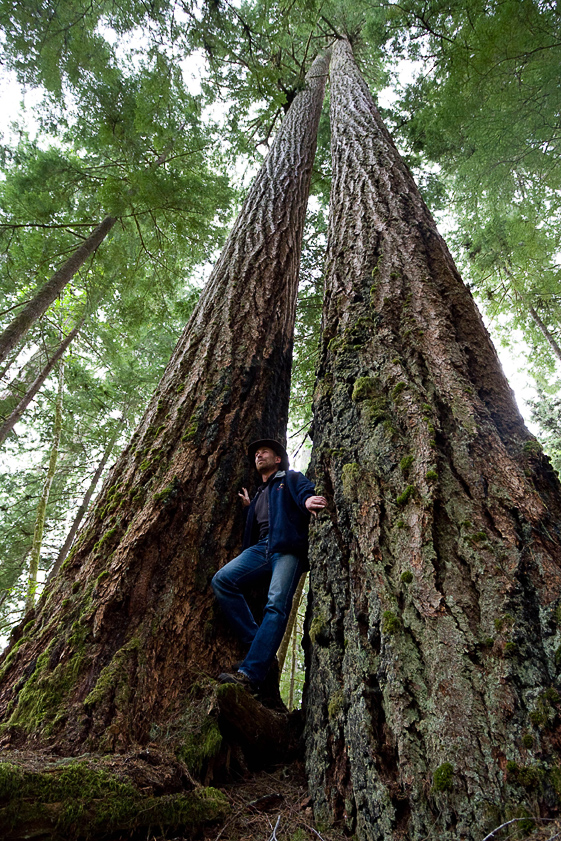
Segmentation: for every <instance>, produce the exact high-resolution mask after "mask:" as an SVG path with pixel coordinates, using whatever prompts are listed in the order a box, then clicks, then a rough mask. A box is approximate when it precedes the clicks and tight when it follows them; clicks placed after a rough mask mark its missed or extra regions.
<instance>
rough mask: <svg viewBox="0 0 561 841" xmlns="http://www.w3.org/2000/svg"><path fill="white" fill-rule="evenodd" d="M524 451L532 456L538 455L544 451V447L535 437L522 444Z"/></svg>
mask: <svg viewBox="0 0 561 841" xmlns="http://www.w3.org/2000/svg"><path fill="white" fill-rule="evenodd" d="M522 452H524V453H526V454H527V455H530V456H537V455H540V454H541V453H542V452H543V448H542V445H541V444H540V442H539V441H536V439H535V438H533V439H531V440H530V441H526V442H525V443H524V444H523V445H522Z"/></svg>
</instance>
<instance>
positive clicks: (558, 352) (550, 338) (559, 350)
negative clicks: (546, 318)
mask: <svg viewBox="0 0 561 841" xmlns="http://www.w3.org/2000/svg"><path fill="white" fill-rule="evenodd" d="M527 306H528V312H529V313H530V315H531V316H532V318H533V320H534V322H535V324H536V325H537V327H538V330H540V332H541V334H542V336H543V337H544V339H545V340H546V342H547V343H548V345H549V346H550V348H551V350H552V351H553V353H554V355H555V356H556V357H557V359H558V360H559V362H561V347H559V344H558V342H557V340H556V339H555V336H554V335H553V334H552V333H551V332H550V331H549V330H548V328H547V327H546V325H545V324H544V322H543V321H542V319H541V318H540V316H539V315H538V313H537V312H536V310H535V309H534V307H533V306H532V305H531V304H530V302H528V304H527Z"/></svg>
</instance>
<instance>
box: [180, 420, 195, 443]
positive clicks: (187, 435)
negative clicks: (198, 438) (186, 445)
mask: <svg viewBox="0 0 561 841" xmlns="http://www.w3.org/2000/svg"><path fill="white" fill-rule="evenodd" d="M198 428H199V423H198V421H197V419H196V417H195V416H194V415H191V418H190V420H189V422H188V424H187V426H186V427H185V432H184V433H183V435H182V438H181V440H182V441H186V442H187V441H192V440H193V438H194V437H195V435H196V434H197V429H198Z"/></svg>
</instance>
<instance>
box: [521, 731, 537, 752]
mask: <svg viewBox="0 0 561 841" xmlns="http://www.w3.org/2000/svg"><path fill="white" fill-rule="evenodd" d="M521 742H522V744H523V745H524V747H525V748H527V750H530V749H531V748H533V747H534V737H533V736H532V734H531V733H524V735H523V736H522V739H521Z"/></svg>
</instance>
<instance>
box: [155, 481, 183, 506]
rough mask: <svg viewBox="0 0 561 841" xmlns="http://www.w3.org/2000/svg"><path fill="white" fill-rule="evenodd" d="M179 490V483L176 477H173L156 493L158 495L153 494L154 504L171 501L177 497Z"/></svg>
mask: <svg viewBox="0 0 561 841" xmlns="http://www.w3.org/2000/svg"><path fill="white" fill-rule="evenodd" d="M180 489H181V483H180V482H179V479H178V478H177V476H174V478H173V480H172V481H171V482H170V483H169V485H167V486H166V487H165V488H163V490H161V491H158V493H155V494H154V499H155V501H156V502H163V503H166V502H169V501H170V500H171V499H173V498H174V497H176V496H177V494H178V493H179V491H180Z"/></svg>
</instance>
